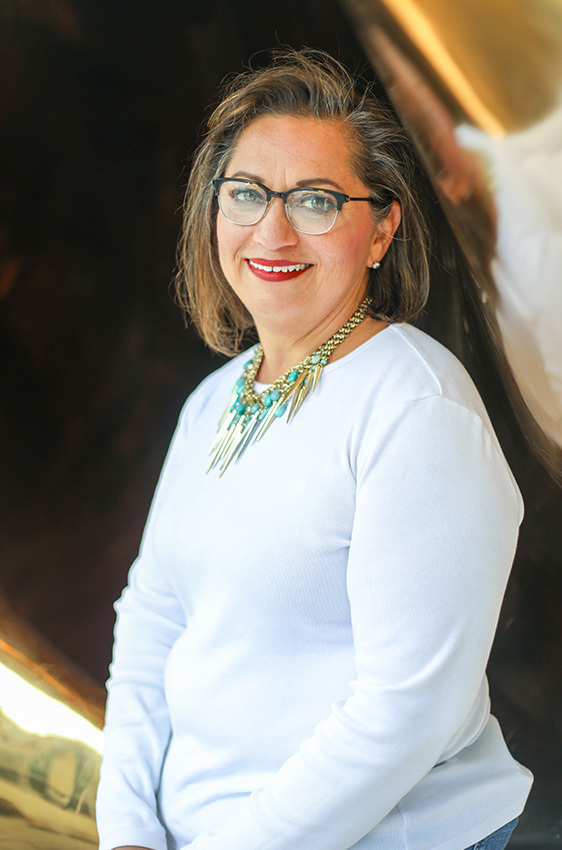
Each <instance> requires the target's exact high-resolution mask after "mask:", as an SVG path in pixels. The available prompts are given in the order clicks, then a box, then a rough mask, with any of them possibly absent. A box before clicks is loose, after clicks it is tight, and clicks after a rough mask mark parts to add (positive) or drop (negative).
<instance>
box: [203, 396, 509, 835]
mask: <svg viewBox="0 0 562 850" xmlns="http://www.w3.org/2000/svg"><path fill="white" fill-rule="evenodd" d="M521 516H522V503H521V499H520V496H519V493H518V490H517V487H516V485H515V482H514V480H513V478H512V476H511V473H510V472H509V469H508V467H507V465H506V463H505V460H504V458H503V456H502V454H501V451H500V449H499V447H498V445H497V442H496V440H495V438H494V436H493V434H492V432H491V430H489V426H487V425H486V424H484V422H483V421H482V419H481V418H480V417H479V416H478V415H476V414H475V413H474V412H472V411H471V410H468V409H466V408H465V407H463V406H462V405H459V404H457V403H456V402H453V401H450V400H448V399H446V398H443V397H441V396H436V397H429V398H425V399H422V400H420V401H416V402H411V403H409V404H407V405H406V406H405V407H404V408H403V409H402V410H401V411H398V412H397V414H396V416H395V417H394V419H393V421H392V422H390V423H389V425H388V428H387V429H386V431H385V433H384V434H383V435H381V433H380V431H379V433H378V434H377V436H376V439H374V438H373V440H372V444H370V441H369V437H367V438H366V440H365V441H364V443H363V445H362V447H361V450H360V453H359V459H358V463H357V502H356V513H355V519H354V526H353V534H352V541H351V546H350V550H349V560H348V595H349V601H350V608H351V617H352V624H353V633H354V643H355V652H356V668H357V678H356V680H355V681H354V682H353V683H352V685H351V694H350V696H349V698H348V699H347V700H345V701H342V702H341V703H336V704H335V705H334V707H333V711H332V713H331V715H330V716H329V717H327V718H326V719H325V720H323V721H322V722H320V723H319V724H318V726H317V727H316V729H315V731H314V733H313V735H312V736H311V737H310V738H309V739H307V740H306V741H305V742H304V743H303V744H302V746H301V747H300V749H299V751H298V753H296V754H295V755H294V756H293V757H292V758H290V759H289V760H288V761H287V762H285V764H284V765H283V766H282V767H281V769H280V770H279V772H278V773H277V774H276V775H275V776H273V777H272V778H271V779H270V780H269V781H268V782H267V783H266V785H265V787H264V788H262V789H260V790H258V791H256V792H255V793H254V794H252V796H251V797H250V799H249V801H248V803H247V805H246V806H245V808H244V809H243V810H242V811H241V812H240V814H239V815H237V816H236V817H235V818H233V819H232V820H231V821H230V822H229V823H228V824H227V825H226V826H225V828H224V829H222V830H221V831H220V832H219V833H217V834H215V835H207V834H205V835H201V836H199V837H198V838H197V839H196V840H195V841H194V842H192V844H191V845H189V847H190V850H316V848H318V850H345V848H349V847H351V846H352V845H353V844H355V843H356V842H357V841H358V840H359V839H360V838H362V837H363V836H364V835H365V834H366V833H367V832H369V831H370V830H371V829H373V828H374V827H375V826H376V825H377V824H378V823H379V822H380V821H381V820H382V819H383V818H384V817H385V816H386V815H387V814H388V812H390V811H391V809H392V808H394V806H395V805H396V804H397V803H398V802H399V801H400V800H401V799H402V797H403V796H404V795H405V794H407V793H408V791H410V790H411V789H412V788H413V787H414V786H415V785H416V784H417V783H418V782H419V781H420V780H421V779H422V778H423V777H424V776H425V774H426V773H428V771H430V770H431V768H432V767H433V766H434V765H435V764H436V763H437V762H439V761H441V760H442V759H443V758H446V757H447V749H448V745H449V744H450V743H451V741H452V740H453V739H454V737H455V735H456V734H457V733H458V732H459V730H460V729H461V727H462V725H463V723H464V722H465V720H466V718H467V716H468V715H469V713H470V710H471V707H472V706H473V704H474V702H475V700H476V697H477V694H478V691H479V689H480V687H481V686H482V680H483V676H484V671H485V667H486V663H487V659H488V655H489V652H490V648H491V645H492V641H493V637H494V632H495V629H496V625H497V619H498V615H499V610H500V606H501V601H502V598H503V594H504V590H505V585H506V582H507V578H508V575H509V570H510V567H511V563H512V560H513V555H514V552H515V547H516V542H517V535H518V526H519V523H520V520H521Z"/></svg>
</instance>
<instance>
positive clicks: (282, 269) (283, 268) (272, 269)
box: [248, 260, 310, 273]
mask: <svg viewBox="0 0 562 850" xmlns="http://www.w3.org/2000/svg"><path fill="white" fill-rule="evenodd" d="M248 262H249V263H250V265H251V266H253V268H255V269H260V271H262V272H285V273H287V272H300V271H303V270H304V269H307V268H308V267H309V265H310V263H297V264H296V265H294V266H262V265H260V264H259V263H254V262H253V261H252V260H248Z"/></svg>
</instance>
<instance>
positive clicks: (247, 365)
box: [244, 360, 254, 369]
mask: <svg viewBox="0 0 562 850" xmlns="http://www.w3.org/2000/svg"><path fill="white" fill-rule="evenodd" d="M253 362H254V361H253V360H247V361H246V363H244V369H249V368H250V366H251V365H252V363H253Z"/></svg>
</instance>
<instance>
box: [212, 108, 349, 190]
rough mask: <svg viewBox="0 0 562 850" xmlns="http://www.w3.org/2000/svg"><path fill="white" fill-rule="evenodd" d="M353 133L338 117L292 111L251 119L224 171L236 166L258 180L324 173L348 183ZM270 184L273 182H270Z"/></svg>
mask: <svg viewBox="0 0 562 850" xmlns="http://www.w3.org/2000/svg"><path fill="white" fill-rule="evenodd" d="M351 148H352V138H351V133H350V131H349V129H348V127H347V126H346V125H345V124H344V123H343V122H342V121H337V120H328V119H320V118H314V117H310V118H309V117H306V118H305V117H301V116H295V115H265V116H260V117H259V118H256V119H255V120H254V121H252V123H251V124H249V125H248V127H246V129H245V130H244V131H243V132H242V134H241V135H240V138H239V140H238V143H237V145H236V147H235V149H234V152H233V155H232V158H231V160H230V163H229V165H228V168H227V170H226V176H232V175H233V174H236V173H238V172H239V171H241V172H244V173H246V174H248V175H250V176H252V177H256V178H257V177H261V178H262V180H264V181H266V179H273V178H277V179H279V180H283V178H284V177H285V178H286V180H288V181H292V182H293V183H294V182H296V181H299V180H303V179H304V180H308V179H312V178H316V179H318V178H326V179H329V180H333V181H334V182H338V183H340V182H341V181H344V182H346V184H348V183H349V181H350V180H355V181H356V182H357V178H356V177H355V175H354V174H353V172H352V168H351ZM271 188H273V187H271Z"/></svg>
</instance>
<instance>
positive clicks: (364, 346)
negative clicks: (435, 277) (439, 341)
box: [252, 322, 402, 392]
mask: <svg viewBox="0 0 562 850" xmlns="http://www.w3.org/2000/svg"><path fill="white" fill-rule="evenodd" d="M400 324H402V323H401V322H396V323H394V324H390V325H387V326H386V327H385V328H382V330H380V331H378V333H376V334H373V336H370V337H369V339H366V340H365V341H364V342H362V343H361V344H360V345H358V346H357V347H356V348H354V349H353V350H352V351H349V352H348V353H347V354H344V356H343V357H340V358H339V359H338V360H334V362H333V363H327V365H326V366H324V369H323V373H322V377H324V376H325V375H329V374H330V372H334V371H335V370H336V369H338V368H339V367H340V366H345V364H346V363H349V362H351V361H352V360H354V359H355V358H356V357H360V356H361V355H362V354H363V353H364V352H365V351H367V350H368V349H369V348H370V347H371V346H372V345H375V344H376V340H377V339H378V337H381V336H383V335H384V334H385V333H386V331H389V330H390V329H391V328H396V327H398V326H399V325H400ZM252 351H253V349H252ZM272 383H273V381H272V382H271V383H269V384H264V383H262V382H261V381H254V388H255V389H256V390H257V391H259V392H261V391H262V390H264V389H266V387H270V386H271V384H272Z"/></svg>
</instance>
